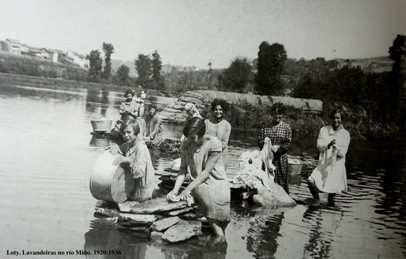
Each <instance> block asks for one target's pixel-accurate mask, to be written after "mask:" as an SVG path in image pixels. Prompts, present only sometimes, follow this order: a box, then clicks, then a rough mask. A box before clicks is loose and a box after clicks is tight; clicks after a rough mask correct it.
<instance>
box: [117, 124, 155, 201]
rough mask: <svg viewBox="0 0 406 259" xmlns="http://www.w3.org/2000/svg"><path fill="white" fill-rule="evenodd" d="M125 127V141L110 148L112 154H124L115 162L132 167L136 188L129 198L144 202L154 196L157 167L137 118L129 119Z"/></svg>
mask: <svg viewBox="0 0 406 259" xmlns="http://www.w3.org/2000/svg"><path fill="white" fill-rule="evenodd" d="M123 128H124V130H123V138H124V140H125V143H124V144H123V145H121V146H120V147H118V146H117V145H113V146H111V148H110V152H111V153H112V154H117V153H120V154H122V156H119V157H118V158H116V160H114V161H113V164H114V165H121V166H123V167H128V168H129V169H130V172H131V173H132V174H133V178H134V181H135V188H134V193H133V194H132V195H131V196H130V197H129V199H130V200H133V201H138V202H142V201H145V200H148V199H151V198H152V193H153V191H154V189H155V186H154V183H155V182H154V177H155V169H154V167H153V165H152V161H151V155H150V153H149V150H148V147H147V145H146V144H145V142H144V140H143V139H142V137H140V136H139V133H140V127H139V125H138V123H137V122H136V121H135V120H129V121H127V123H126V124H125V125H124V127H123Z"/></svg>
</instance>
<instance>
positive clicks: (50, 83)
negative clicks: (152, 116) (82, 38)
mask: <svg viewBox="0 0 406 259" xmlns="http://www.w3.org/2000/svg"><path fill="white" fill-rule="evenodd" d="M1 85H18V86H27V87H38V88H46V89H64V90H73V91H74V90H80V89H89V90H101V89H103V90H108V91H116V92H123V93H124V92H125V91H127V90H128V89H133V90H135V91H136V93H137V95H139V94H140V92H141V89H140V88H138V87H128V86H122V85H113V84H103V83H93V82H87V81H76V80H65V79H56V78H46V77H39V76H28V75H19V74H8V73H0V87H1ZM148 91H149V93H148V94H149V95H155V96H167V95H168V94H166V93H163V92H159V91H156V90H148Z"/></svg>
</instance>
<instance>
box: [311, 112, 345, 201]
mask: <svg viewBox="0 0 406 259" xmlns="http://www.w3.org/2000/svg"><path fill="white" fill-rule="evenodd" d="M330 118H331V126H324V127H322V128H321V129H320V133H319V137H318V139H317V149H318V150H319V151H320V155H319V163H318V165H317V167H316V168H315V169H314V170H313V172H312V174H311V175H310V176H309V178H308V185H309V190H310V192H311V194H312V195H313V199H314V201H313V203H312V205H313V206H319V205H320V197H319V192H325V193H328V198H327V200H328V204H329V205H331V206H334V202H335V196H336V194H337V193H341V192H342V191H346V190H347V173H346V169H345V155H346V154H347V151H348V146H349V145H350V133H348V131H347V130H346V129H344V127H343V125H342V124H341V121H342V112H341V110H339V109H337V110H334V111H333V112H332V113H331V114H330Z"/></svg>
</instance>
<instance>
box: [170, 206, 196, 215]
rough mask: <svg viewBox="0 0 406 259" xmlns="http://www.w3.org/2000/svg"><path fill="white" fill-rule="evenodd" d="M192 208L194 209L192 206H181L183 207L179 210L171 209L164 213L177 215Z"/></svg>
mask: <svg viewBox="0 0 406 259" xmlns="http://www.w3.org/2000/svg"><path fill="white" fill-rule="evenodd" d="M194 209H195V208H194V207H186V208H183V209H180V210H173V211H168V212H165V215H167V216H178V215H181V214H184V213H186V212H190V211H193V210H194Z"/></svg>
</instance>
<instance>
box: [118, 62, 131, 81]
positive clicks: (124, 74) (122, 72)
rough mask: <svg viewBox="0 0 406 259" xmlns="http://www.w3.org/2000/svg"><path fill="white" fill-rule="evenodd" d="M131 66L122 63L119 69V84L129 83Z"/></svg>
mask: <svg viewBox="0 0 406 259" xmlns="http://www.w3.org/2000/svg"><path fill="white" fill-rule="evenodd" d="M129 74H130V68H129V67H127V66H126V65H121V66H120V67H119V68H118V69H117V80H118V83H119V84H122V85H128V83H129V79H130V76H129Z"/></svg>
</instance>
